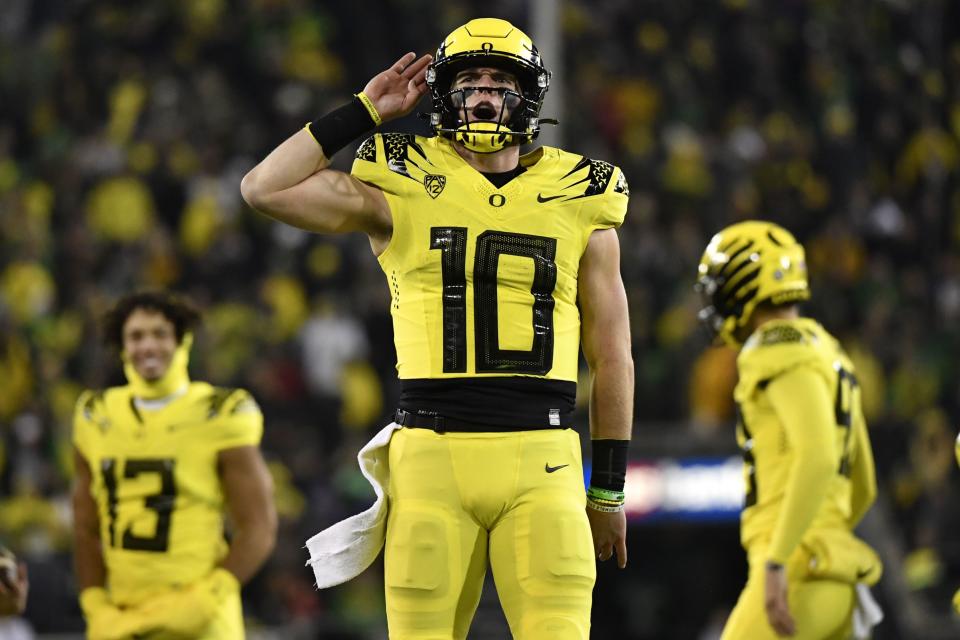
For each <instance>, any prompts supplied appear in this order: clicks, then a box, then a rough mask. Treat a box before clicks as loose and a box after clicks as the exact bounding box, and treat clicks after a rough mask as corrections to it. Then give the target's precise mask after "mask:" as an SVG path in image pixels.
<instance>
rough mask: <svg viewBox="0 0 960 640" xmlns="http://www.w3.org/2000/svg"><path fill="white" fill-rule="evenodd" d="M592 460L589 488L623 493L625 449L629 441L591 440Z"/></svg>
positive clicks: (625, 468) (625, 476)
mask: <svg viewBox="0 0 960 640" xmlns="http://www.w3.org/2000/svg"><path fill="white" fill-rule="evenodd" d="M590 444H591V445H593V460H592V461H591V468H590V486H591V487H597V488H598V489H608V490H610V491H623V484H624V482H625V481H626V478H627V448H628V447H629V446H630V441H629V440H591V441H590Z"/></svg>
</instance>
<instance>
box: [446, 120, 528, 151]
mask: <svg viewBox="0 0 960 640" xmlns="http://www.w3.org/2000/svg"><path fill="white" fill-rule="evenodd" d="M513 137H514V136H513V132H512V131H511V130H510V129H508V128H507V127H505V126H503V125H502V124H498V123H496V122H471V123H469V124H465V125H463V126H462V127H459V128H457V130H456V133H454V136H453V138H454V140H456V141H457V142H459V143H460V144H461V145H463V146H464V147H465V148H467V149H469V150H470V151H473V152H475V153H496V152H497V151H502V150H503V149H505V148H506V147H508V146H509V145H510V144H512V143H513Z"/></svg>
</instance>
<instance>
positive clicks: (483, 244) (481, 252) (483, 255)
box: [430, 227, 557, 375]
mask: <svg viewBox="0 0 960 640" xmlns="http://www.w3.org/2000/svg"><path fill="white" fill-rule="evenodd" d="M430 248H431V249H438V250H439V251H440V260H441V269H442V274H443V294H442V297H443V371H444V373H465V372H466V371H467V295H466V294H467V277H466V267H467V228H466V227H432V228H431V229H430ZM556 253H557V241H556V239H555V238H547V237H544V236H535V235H527V234H522V233H508V232H505V231H485V232H483V233H481V234H480V235H479V236H478V237H477V242H476V250H475V251H474V261H473V307H474V309H473V318H474V343H475V344H474V349H475V355H476V371H477V373H525V374H536V375H545V374H546V373H547V372H548V371H550V369H551V368H552V366H553V309H554V305H555V301H554V298H553V290H554V288H555V287H556V285H557V265H556V262H555V261H554V260H555V258H556ZM501 255H512V256H519V257H521V258H529V259H531V260H532V261H533V266H534V272H533V283H532V285H531V287H530V293H531V294H532V295H533V345H532V347H531V348H530V349H529V350H515V349H501V348H500V339H499V328H498V323H497V314H498V307H497V284H498V281H497V269H498V267H499V263H500V256H501Z"/></svg>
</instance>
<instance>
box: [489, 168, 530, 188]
mask: <svg viewBox="0 0 960 640" xmlns="http://www.w3.org/2000/svg"><path fill="white" fill-rule="evenodd" d="M526 170H527V168H526V167H525V166H523V165H522V164H518V165H517V166H516V167H514V168H513V169H510V171H502V172H500V173H485V172H483V171H481V172H480V173H482V174H483V177H484V178H486V179H487V180H489V181H490V184H492V185H493V186H495V187H496V188H497V189H502V188H503V185H505V184H507V183H508V182H510V181H511V180H513V179H514V178H516V177H517V176H518V175H520V174H521V173H523V172H524V171H526Z"/></svg>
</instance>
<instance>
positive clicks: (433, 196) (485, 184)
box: [241, 18, 633, 640]
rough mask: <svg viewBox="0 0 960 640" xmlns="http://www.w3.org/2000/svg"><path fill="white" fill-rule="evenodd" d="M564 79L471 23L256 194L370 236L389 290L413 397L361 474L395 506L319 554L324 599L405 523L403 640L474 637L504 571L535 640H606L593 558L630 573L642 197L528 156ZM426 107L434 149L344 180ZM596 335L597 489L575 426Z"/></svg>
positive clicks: (406, 153)
mask: <svg viewBox="0 0 960 640" xmlns="http://www.w3.org/2000/svg"><path fill="white" fill-rule="evenodd" d="M549 83H550V73H549V71H548V70H547V69H546V67H545V66H544V63H543V60H542V59H541V57H540V55H539V53H538V51H537V49H536V47H535V46H534V44H533V42H532V41H531V40H530V38H529V37H528V36H527V35H526V34H524V33H523V32H522V31H520V30H519V29H517V28H516V27H515V26H513V25H512V24H510V23H509V22H506V21H504V20H498V19H493V18H484V19H478V20H472V21H470V22H469V23H467V24H466V25H464V26H462V27H459V28H458V29H456V30H454V31H453V32H452V33H451V34H450V35H449V36H447V38H445V39H444V41H443V42H442V43H441V45H440V47H439V49H438V50H437V52H436V55H435V56H433V57H431V56H429V55H424V56H422V57H420V58H417V57H416V55H415V54H414V53H408V54H406V55H404V56H403V57H401V58H400V59H399V60H398V61H397V62H396V63H395V64H393V65H392V66H391V67H390V68H389V69H387V70H386V71H384V72H382V73H380V74H378V75H376V76H374V78H373V79H371V80H370V81H369V82H368V83H367V85H366V86H365V87H364V89H363V91H362V92H361V93H360V94H358V95H357V97H356V99H355V100H353V101H352V102H351V103H349V104H347V105H345V106H343V107H341V108H340V109H337V110H336V111H334V112H332V113H330V114H328V115H325V116H323V117H321V118H319V119H317V120H316V121H314V122H312V123H310V124H309V125H308V126H307V127H306V128H305V129H304V130H302V131H300V132H298V133H296V134H294V135H293V136H291V137H290V138H289V139H287V140H286V141H285V142H283V143H282V144H281V145H280V146H278V147H277V148H276V149H274V150H273V152H271V153H270V155H268V156H267V158H266V159H265V160H263V161H262V162H261V163H260V164H259V165H257V166H256V167H255V168H254V169H253V170H252V171H250V173H249V174H247V176H245V178H244V180H243V183H242V185H241V190H242V192H243V195H244V197H245V198H246V200H247V201H248V202H249V203H250V204H251V205H252V206H254V207H256V208H257V209H259V210H260V211H262V212H264V213H266V214H268V215H270V216H272V217H274V218H276V219H277V220H280V221H283V222H286V223H288V224H292V225H295V226H297V227H300V228H303V229H307V230H311V231H316V232H319V233H342V232H348V231H362V232H364V233H365V234H367V236H368V237H369V240H370V245H371V248H372V249H373V252H374V254H375V255H376V256H377V257H378V260H379V262H380V265H381V267H382V268H383V271H384V273H385V275H386V277H387V281H388V284H389V287H390V291H391V295H392V315H393V325H394V337H395V341H396V347H397V371H398V374H399V378H400V389H401V399H400V404H399V408H398V410H397V412H396V416H395V421H394V423H393V424H391V425H389V426H388V427H387V428H386V429H385V430H384V431H382V432H381V434H378V436H377V438H374V440H373V441H371V443H370V445H368V447H366V448H365V449H364V451H362V452H361V459H362V460H366V461H367V462H368V463H367V466H365V467H364V469H365V471H368V472H369V477H371V479H372V480H373V484H375V485H376V486H377V487H378V491H380V492H381V493H384V494H386V495H387V496H389V500H387V499H379V500H378V502H377V504H376V505H375V506H374V507H372V508H371V511H369V512H367V513H365V514H360V515H359V516H357V518H358V520H356V521H352V520H348V521H346V523H341V525H343V526H340V525H337V526H335V527H333V528H331V529H329V530H327V531H325V532H323V533H321V534H318V536H315V537H314V538H313V539H311V541H309V542H308V547H309V548H310V551H311V554H312V564H313V565H314V570H315V575H316V577H317V584H318V585H320V586H327V585H330V584H336V583H337V582H338V581H342V580H345V579H349V578H350V577H351V576H352V575H355V574H356V573H358V572H359V571H360V570H362V569H363V568H364V567H365V566H367V564H369V562H370V561H371V560H372V558H373V557H375V555H376V554H377V553H378V552H379V549H380V545H381V544H383V540H384V537H383V526H384V525H385V527H386V532H385V544H386V551H385V553H386V556H385V581H386V601H387V620H388V626H389V632H390V637H391V638H394V639H406V638H464V637H466V634H467V631H468V628H469V626H470V621H471V619H472V617H473V614H474V611H475V609H476V606H477V602H478V600H479V597H480V592H481V586H482V582H483V576H484V574H485V572H486V569H487V565H488V563H489V564H490V565H491V567H492V570H493V575H494V579H495V581H496V584H497V591H498V594H499V596H500V601H501V604H502V606H503V608H504V611H505V613H506V617H507V621H508V623H509V625H510V628H511V631H512V633H513V635H514V636H515V637H517V638H525V639H531V638H550V639H551V640H558V639H560V640H562V639H566V638H578V639H586V638H587V637H588V635H589V623H590V604H591V591H592V589H593V584H594V580H595V576H596V567H595V561H594V556H595V555H596V556H598V557H599V558H600V559H601V560H606V559H608V558H610V557H611V556H613V554H614V553H616V555H617V559H618V563H619V565H620V566H621V567H624V566H626V561H627V555H626V546H625V535H626V520H625V518H624V514H623V480H624V475H625V471H626V454H627V444H628V441H629V438H630V431H631V422H632V414H633V407H632V403H633V363H632V360H631V356H630V335H629V326H628V317H627V304H626V296H625V292H624V287H623V282H622V280H621V277H620V270H619V260H620V247H619V242H618V238H617V233H616V227H618V226H619V225H620V224H621V223H622V221H623V218H624V215H625V213H626V209H627V198H628V190H627V184H626V180H625V179H624V177H623V174H622V173H621V171H620V169H618V168H617V167H614V166H612V165H610V164H608V163H606V162H602V161H599V160H591V159H589V158H585V157H583V156H580V155H577V154H573V153H568V152H566V151H563V150H560V149H556V148H550V147H543V148H538V149H536V150H534V151H532V152H530V153H527V154H525V155H521V153H520V145H521V144H525V143H529V142H532V141H533V140H534V139H535V138H536V136H537V134H538V132H539V126H540V120H539V111H540V106H541V104H542V101H543V97H544V94H545V93H546V91H547V88H548V86H549ZM426 93H430V95H431V101H432V113H431V114H430V125H431V128H432V130H433V132H434V133H435V134H436V135H435V136H434V137H421V136H415V135H407V134H395V133H378V134H376V135H374V136H372V137H370V138H368V139H366V141H365V142H363V143H362V144H361V145H360V148H359V150H358V152H357V156H356V160H355V162H354V165H353V170H352V172H351V173H350V174H346V173H342V172H339V171H335V170H332V169H330V168H329V165H330V158H331V157H332V156H333V155H334V153H335V152H336V151H337V150H339V149H341V148H342V147H343V146H344V145H346V144H347V143H349V142H350V141H351V140H354V139H357V138H359V137H360V136H361V135H363V134H364V133H366V132H368V131H369V130H371V129H373V128H374V127H375V126H377V125H380V124H381V123H383V122H387V121H389V120H393V119H395V118H398V117H400V116H403V115H405V114H407V113H410V112H411V111H412V110H413V108H414V107H415V106H416V104H417V102H418V101H419V100H420V98H421V97H422V96H423V95H424V94H426ZM581 341H582V344H583V352H584V354H585V356H586V360H587V363H588V365H589V366H590V371H591V375H592V382H591V396H590V397H591V406H590V433H591V438H592V441H593V472H592V477H591V486H590V488H589V489H588V491H587V492H586V494H585V492H584V487H583V481H582V471H581V469H582V467H581V461H580V444H579V439H578V437H577V434H576V432H575V431H573V429H572V427H573V423H572V419H571V416H572V413H573V409H574V399H575V393H576V380H577V359H578V355H579V352H580V344H581ZM394 429H395V430H394ZM387 469H388V473H385V471H386V470H387ZM385 505H389V507H388V508H387V509H386V510H385V511H384V509H385ZM585 507H586V509H585ZM342 535H348V536H352V539H349V540H344V539H343V538H342V537H338V536H342ZM359 549H363V550H364V551H363V552H362V553H361V552H360V551H358V550H359ZM341 551H342V552H341Z"/></svg>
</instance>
